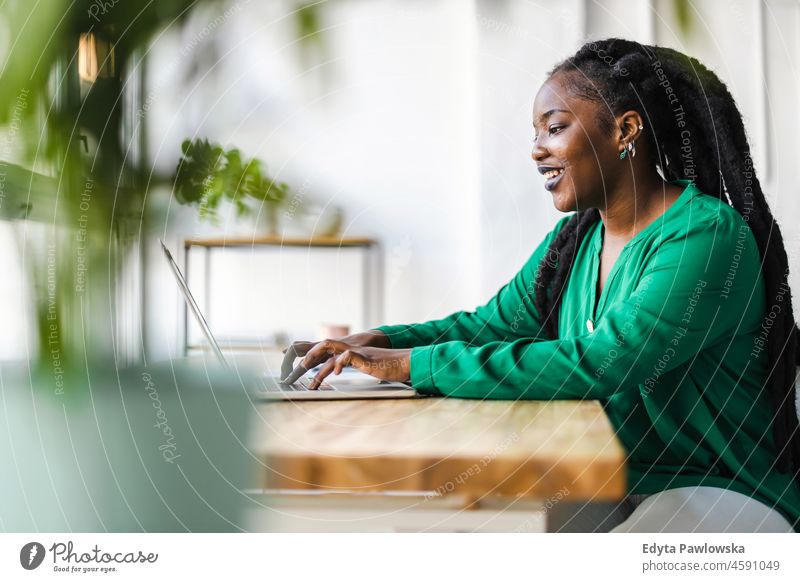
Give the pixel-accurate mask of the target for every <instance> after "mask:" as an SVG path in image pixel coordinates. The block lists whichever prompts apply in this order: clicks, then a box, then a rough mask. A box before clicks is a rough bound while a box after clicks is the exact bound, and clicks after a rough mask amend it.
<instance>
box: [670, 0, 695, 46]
mask: <svg viewBox="0 0 800 582" xmlns="http://www.w3.org/2000/svg"><path fill="white" fill-rule="evenodd" d="M672 8H673V10H674V11H675V19H676V20H677V21H678V27H679V28H680V31H681V34H682V35H683V36H684V38H686V37H688V36H689V34H691V32H692V24H693V18H692V10H693V8H692V4H691V2H690V1H689V0H673V3H672Z"/></svg>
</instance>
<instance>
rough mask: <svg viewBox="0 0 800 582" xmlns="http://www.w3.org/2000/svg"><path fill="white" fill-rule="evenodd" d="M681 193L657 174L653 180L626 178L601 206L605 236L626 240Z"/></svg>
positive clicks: (680, 189)
mask: <svg viewBox="0 0 800 582" xmlns="http://www.w3.org/2000/svg"><path fill="white" fill-rule="evenodd" d="M681 192H682V188H681V187H680V186H676V185H674V184H670V183H669V182H665V181H664V180H662V179H661V176H659V175H658V174H656V179H652V178H651V179H649V180H640V179H637V180H636V181H634V180H628V181H626V182H625V183H624V184H623V185H622V186H621V187H619V188H616V189H615V190H614V191H613V193H612V194H611V195H610V196H609V197H608V204H607V205H606V208H605V209H600V218H601V219H602V220H603V228H604V236H605V237H606V238H607V239H612V240H616V241H618V242H623V241H625V242H627V241H628V240H630V239H632V238H633V237H634V236H636V235H637V234H638V233H639V232H641V231H642V230H643V229H644V228H646V227H647V225H649V224H650V223H651V222H653V221H654V220H656V219H657V218H658V217H659V216H661V215H662V214H664V212H666V211H667V209H668V208H669V207H670V206H672V204H673V203H674V202H675V200H677V199H678V197H679V196H680V194H681Z"/></svg>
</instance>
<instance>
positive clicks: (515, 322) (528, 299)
mask: <svg viewBox="0 0 800 582" xmlns="http://www.w3.org/2000/svg"><path fill="white" fill-rule="evenodd" d="M569 218H570V216H566V217H564V218H562V219H561V220H560V221H559V222H558V224H557V225H556V227H555V228H554V229H553V230H552V231H551V232H550V233H548V235H547V236H546V237H545V238H544V240H543V241H542V242H541V243H540V244H539V246H538V247H537V248H536V250H535V251H534V252H533V254H532V255H531V256H530V258H529V259H528V260H527V262H526V263H525V265H524V266H523V267H522V269H521V270H520V271H519V272H518V273H517V274H516V275H515V276H514V278H513V279H511V281H509V282H508V283H506V284H505V285H504V286H503V287H502V288H501V289H500V290H499V291H498V292H497V293H496V294H495V296H494V297H492V298H491V299H490V300H489V301H488V302H487V303H486V304H484V305H481V306H480V307H478V308H476V309H475V310H474V311H459V312H456V313H453V314H451V315H448V316H447V317H445V318H443V319H438V320H432V321H427V322H425V323H412V324H401V325H383V326H380V327H377V328H375V329H377V330H380V331H382V332H383V333H385V334H386V335H387V336H388V338H389V341H390V342H391V345H392V347H393V348H413V347H415V346H426V345H434V344H441V343H443V342H451V341H458V342H462V343H463V344H464V345H469V346H482V345H485V344H488V343H490V342H497V341H508V340H510V339H514V338H522V337H524V338H527V339H529V340H530V341H537V340H538V339H539V337H538V336H539V334H540V333H541V331H542V325H541V321H540V318H539V314H538V313H537V311H536V308H535V307H534V305H533V298H534V292H535V289H536V287H535V285H536V271H537V269H538V266H539V263H540V262H541V260H542V259H543V258H544V256H545V254H546V253H547V251H548V248H549V246H550V243H551V242H552V240H553V238H555V236H556V234H557V233H558V231H559V230H560V229H561V228H562V227H563V225H564V224H565V223H566V221H567V220H569Z"/></svg>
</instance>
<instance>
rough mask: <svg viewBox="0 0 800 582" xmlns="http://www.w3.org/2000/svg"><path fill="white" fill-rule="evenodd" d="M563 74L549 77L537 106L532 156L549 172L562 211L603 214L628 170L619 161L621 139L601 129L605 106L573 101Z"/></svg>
mask: <svg viewBox="0 0 800 582" xmlns="http://www.w3.org/2000/svg"><path fill="white" fill-rule="evenodd" d="M564 75H565V73H557V74H556V75H554V76H553V77H551V78H550V79H549V80H548V81H547V82H546V83H545V84H544V85H542V87H541V89H539V92H538V93H537V95H536V99H535V100H534V102H533V129H534V136H535V141H534V146H533V151H532V152H531V157H532V158H533V161H534V162H536V165H537V167H538V168H539V172H540V173H542V174H545V178H546V180H545V188H546V189H547V190H548V191H549V192H550V194H551V195H552V196H553V204H554V205H555V207H556V208H557V209H558V210H560V211H561V212H571V211H573V210H579V209H580V210H585V209H587V208H599V209H601V210H602V209H605V207H606V194H607V192H608V191H610V190H611V189H612V187H613V185H614V184H616V183H617V180H618V178H619V176H620V175H621V171H622V170H623V168H624V167H625V166H626V165H625V164H623V163H622V162H621V161H620V159H619V151H620V149H619V148H620V144H619V141H618V138H619V135H617V133H616V132H611V134H610V135H609V134H608V133H607V132H605V131H603V130H602V129H601V128H600V127H599V124H598V119H600V117H599V116H600V115H601V114H602V113H604V111H603V110H602V109H601V107H602V105H601V104H598V103H596V102H594V101H589V100H588V99H581V98H579V97H573V96H572V95H571V94H570V92H569V90H568V89H567V88H566V87H565V86H564V84H563V79H564ZM605 113H606V115H607V114H608V113H607V110H606V111H605ZM548 170H552V171H553V172H552V173H548ZM556 171H557V172H558V173H556Z"/></svg>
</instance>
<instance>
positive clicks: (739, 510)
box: [547, 487, 793, 533]
mask: <svg viewBox="0 0 800 582" xmlns="http://www.w3.org/2000/svg"><path fill="white" fill-rule="evenodd" d="M547 531H552V532H609V531H610V532H635V533H653V532H663V533H667V532H670V533H685V532H697V533H734V532H742V533H743V532H773V533H781V532H786V533H790V532H792V531H793V529H792V526H791V524H789V522H788V521H787V520H786V518H784V517H783V516H782V515H781V514H780V513H778V512H777V511H776V510H774V509H772V508H770V507H768V506H767V505H765V504H763V503H761V502H760V501H757V500H755V499H753V498H752V497H748V496H747V495H743V494H741V493H737V492H735V491H729V490H727V489H721V488H719V487H679V488H676V489H668V490H667V491H662V492H660V493H655V494H653V495H629V496H627V497H626V498H625V499H623V500H622V501H620V502H619V503H567V502H564V501H562V502H561V503H558V504H557V505H555V506H554V507H552V508H551V509H550V511H549V512H548V515H547Z"/></svg>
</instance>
